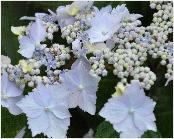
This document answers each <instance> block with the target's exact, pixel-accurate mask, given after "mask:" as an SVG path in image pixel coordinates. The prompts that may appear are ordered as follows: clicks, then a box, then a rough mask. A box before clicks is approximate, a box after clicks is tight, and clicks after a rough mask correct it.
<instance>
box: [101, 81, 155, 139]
mask: <svg viewBox="0 0 174 139" xmlns="http://www.w3.org/2000/svg"><path fill="white" fill-rule="evenodd" d="M155 104H156V103H155V102H154V101H153V100H152V99H150V98H149V97H147V96H145V93H144V91H143V89H141V88H140V83H139V81H137V80H133V81H132V82H131V84H130V85H127V87H126V88H125V91H124V92H123V95H122V96H116V97H112V98H110V99H109V100H108V102H107V103H106V104H105V105H104V107H103V108H102V110H101V111H100V112H99V115H100V116H102V117H104V118H105V119H106V121H109V122H110V123H112V124H113V128H114V129H115V130H116V131H117V132H120V137H124V138H127V137H133V138H136V137H141V135H143V133H144V132H145V131H147V130H152V131H156V130H157V129H156V124H155V122H154V121H155V116H154V114H153V110H154V107H155Z"/></svg>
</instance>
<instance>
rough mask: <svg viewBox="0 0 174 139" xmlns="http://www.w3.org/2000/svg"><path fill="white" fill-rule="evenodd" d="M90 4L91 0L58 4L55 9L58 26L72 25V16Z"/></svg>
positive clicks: (73, 18) (87, 7)
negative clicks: (63, 4)
mask: <svg viewBox="0 0 174 139" xmlns="http://www.w3.org/2000/svg"><path fill="white" fill-rule="evenodd" d="M92 5H93V2H92V1H74V2H73V3H72V4H70V5H66V6H59V7H58V8H57V10H56V18H57V20H58V23H59V26H60V28H63V27H65V26H68V25H72V24H73V23H74V22H75V21H76V19H75V17H74V16H75V15H76V14H77V13H79V12H83V11H85V10H88V9H90V7H91V6H92Z"/></svg>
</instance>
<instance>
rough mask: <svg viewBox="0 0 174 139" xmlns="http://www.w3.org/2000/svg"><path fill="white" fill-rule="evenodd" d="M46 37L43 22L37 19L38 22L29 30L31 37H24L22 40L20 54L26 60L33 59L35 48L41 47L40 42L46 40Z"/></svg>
mask: <svg viewBox="0 0 174 139" xmlns="http://www.w3.org/2000/svg"><path fill="white" fill-rule="evenodd" d="M46 35H47V33H46V30H45V28H44V26H43V25H42V22H41V20H40V19H39V18H36V22H34V23H33V24H32V25H31V27H30V29H29V36H23V37H22V38H21V39H20V41H19V42H20V49H19V50H18V52H19V53H20V54H21V55H22V56H24V57H26V58H31V57H32V56H33V52H34V51H35V48H36V47H40V46H41V44H40V42H41V41H43V40H44V39H45V37H46Z"/></svg>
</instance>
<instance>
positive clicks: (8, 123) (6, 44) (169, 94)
mask: <svg viewBox="0 0 174 139" xmlns="http://www.w3.org/2000/svg"><path fill="white" fill-rule="evenodd" d="M69 3H71V2H70V1H54V2H53V1H50V2H45V1H44V2H41V1H38V2H37V1H35V2H34V1H33V2H29V1H26V2H24V1H23V2H22V1H21V2H17V1H8V2H7V1H6V2H1V8H2V9H1V45H2V46H1V53H2V54H3V55H6V56H9V57H10V58H11V60H12V64H18V61H19V59H22V56H21V55H20V54H19V53H17V50H18V48H19V43H18V40H17V37H16V36H15V35H13V34H12V33H11V26H21V25H27V24H28V21H19V18H20V17H22V16H34V13H36V12H46V13H48V11H47V9H51V10H52V11H55V10H56V8H57V7H58V6H60V5H66V4H69ZM123 3H125V4H126V5H127V7H128V9H129V11H130V12H131V13H138V14H142V15H143V18H141V21H142V24H143V26H147V25H149V24H150V23H151V20H152V16H153V12H154V11H153V10H151V9H150V8H149V2H148V1H141V2H140V1H119V2H117V1H105V2H104V1H97V2H94V5H95V6H97V7H99V8H101V7H103V6H107V5H109V4H110V5H112V7H116V6H117V5H118V4H123ZM64 42H65V41H63V40H62V41H61V39H59V43H64ZM145 64H146V66H149V67H150V68H151V70H152V71H153V72H155V74H156V75H157V81H156V83H155V85H154V86H153V87H152V88H151V90H150V91H146V94H147V95H148V96H150V97H151V98H153V99H154V100H155V101H156V102H157V105H156V107H155V116H156V120H157V121H156V124H157V128H158V132H156V133H155V132H152V131H148V132H146V133H145V134H144V135H143V136H142V137H147V138H153V137H168V138H170V137H173V86H172V85H173V82H170V84H169V85H168V86H167V87H165V86H164V84H165V81H166V79H165V78H164V73H165V71H166V68H165V67H164V66H160V65H159V59H156V60H151V57H149V60H147V62H146V63H145ZM117 82H118V79H117V78H116V77H115V76H114V75H113V74H112V72H109V75H108V76H107V77H104V78H103V79H102V80H101V81H100V83H99V90H98V92H97V112H96V115H95V116H91V115H89V114H88V113H86V112H83V111H81V110H80V109H79V108H75V109H70V112H71V114H72V118H71V126H70V128H69V130H68V134H67V136H68V137H83V135H84V134H85V133H86V132H88V130H89V128H92V129H93V130H94V132H95V137H97V138H98V137H100V138H102V137H108V138H109V137H119V134H118V133H116V132H115V131H114V130H113V128H112V125H111V124H109V123H108V122H105V121H104V119H103V118H101V117H100V116H99V115H98V112H99V111H100V109H101V108H102V107H103V105H104V103H106V102H107V99H108V98H110V96H111V94H112V93H114V91H115V90H114V87H115V85H116V84H117ZM24 126H26V127H27V119H26V116H25V115H24V114H21V115H18V116H13V115H11V114H10V113H9V112H8V110H7V109H5V108H1V137H5V138H7V137H15V135H16V134H17V132H18V131H19V130H20V129H21V128H22V127H24ZM24 137H31V131H30V130H29V129H26V133H25V135H24ZM36 137H44V136H43V135H42V134H40V135H37V136H36Z"/></svg>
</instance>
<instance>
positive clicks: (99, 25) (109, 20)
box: [86, 7, 121, 43]
mask: <svg viewBox="0 0 174 139" xmlns="http://www.w3.org/2000/svg"><path fill="white" fill-rule="evenodd" d="M110 12H111V10H110V7H106V8H103V9H101V10H100V11H99V12H97V13H96V15H95V17H93V18H92V19H91V28H90V29H89V30H87V31H86V32H87V34H88V36H89V39H90V42H91V43H95V42H104V41H106V40H108V39H111V37H112V36H113V35H114V33H116V32H117V31H118V29H119V28H120V25H121V24H120V21H121V18H120V17H119V16H118V15H113V14H111V13H110Z"/></svg>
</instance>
